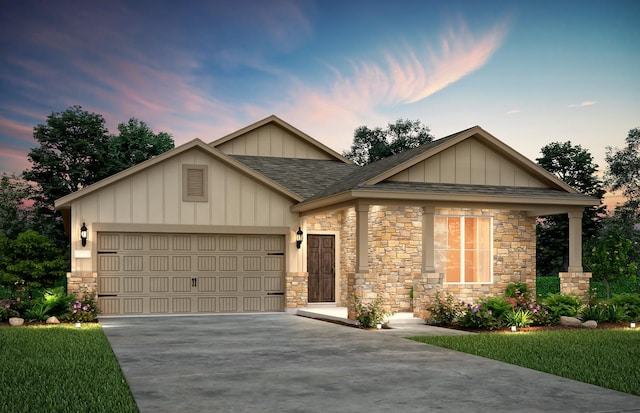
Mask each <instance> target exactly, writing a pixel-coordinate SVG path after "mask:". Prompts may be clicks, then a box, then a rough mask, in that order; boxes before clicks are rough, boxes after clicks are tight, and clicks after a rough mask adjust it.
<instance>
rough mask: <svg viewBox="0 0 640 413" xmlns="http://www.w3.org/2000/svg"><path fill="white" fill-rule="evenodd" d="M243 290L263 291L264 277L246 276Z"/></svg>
mask: <svg viewBox="0 0 640 413" xmlns="http://www.w3.org/2000/svg"><path fill="white" fill-rule="evenodd" d="M242 284H243V291H262V277H244V279H243V283H242Z"/></svg>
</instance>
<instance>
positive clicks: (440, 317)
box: [426, 293, 464, 326]
mask: <svg viewBox="0 0 640 413" xmlns="http://www.w3.org/2000/svg"><path fill="white" fill-rule="evenodd" d="M426 310H427V311H428V312H429V315H430V318H428V319H427V320H426V321H427V323H428V324H432V325H437V326H448V325H451V324H453V323H455V322H456V320H458V318H459V317H460V316H461V315H462V312H463V310H464V309H463V305H462V304H461V303H460V302H458V301H456V300H455V299H454V298H453V295H451V293H447V295H446V297H445V298H444V299H443V298H442V297H441V295H440V293H438V294H436V298H435V303H434V304H431V305H430V306H428V307H427V308H426Z"/></svg>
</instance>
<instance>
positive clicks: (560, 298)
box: [543, 294, 582, 324]
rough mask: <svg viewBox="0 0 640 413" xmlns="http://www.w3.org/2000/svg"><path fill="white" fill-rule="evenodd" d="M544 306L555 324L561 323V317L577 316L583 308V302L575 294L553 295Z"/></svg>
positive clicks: (546, 299) (546, 300) (544, 302)
mask: <svg viewBox="0 0 640 413" xmlns="http://www.w3.org/2000/svg"><path fill="white" fill-rule="evenodd" d="M543 304H544V307H545V309H546V310H547V311H548V312H549V316H550V318H551V322H552V323H553V324H558V323H559V322H560V316H569V317H575V316H577V315H578V313H579V311H580V309H581V307H582V301H581V300H580V298H579V297H578V296H577V295H575V294H551V295H549V296H547V297H546V298H545V299H544V301H543Z"/></svg>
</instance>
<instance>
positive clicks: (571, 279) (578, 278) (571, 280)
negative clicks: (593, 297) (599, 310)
mask: <svg viewBox="0 0 640 413" xmlns="http://www.w3.org/2000/svg"><path fill="white" fill-rule="evenodd" d="M591 275H592V274H591V273H590V272H561V273H560V274H559V276H560V292H561V293H562V294H575V295H577V296H580V297H587V296H588V295H589V285H590V284H589V281H590V280H591Z"/></svg>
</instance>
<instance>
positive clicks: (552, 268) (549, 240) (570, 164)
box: [536, 141, 606, 275]
mask: <svg viewBox="0 0 640 413" xmlns="http://www.w3.org/2000/svg"><path fill="white" fill-rule="evenodd" d="M540 152H541V153H542V157H540V158H537V159H536V161H537V162H538V165H540V166H541V167H543V168H544V169H546V170H547V171H549V172H551V173H552V174H554V175H555V176H557V177H558V178H560V179H561V180H563V181H564V182H565V183H567V184H568V185H569V186H571V187H573V188H575V189H576V190H578V191H579V192H581V193H583V194H585V195H589V196H593V197H595V198H600V199H601V198H602V197H603V196H604V193H605V190H604V188H603V184H602V182H601V180H600V179H599V178H598V176H597V175H596V172H597V170H598V165H596V164H594V163H593V157H592V156H591V154H590V153H589V152H588V151H587V150H586V149H583V148H582V147H581V146H580V145H575V146H573V145H572V144H571V141H568V142H564V143H561V142H552V143H550V144H548V145H546V146H544V147H542V149H541V150H540ZM605 209H606V207H605V206H604V205H603V204H601V205H600V206H597V207H594V208H589V209H586V210H585V211H584V214H583V216H582V230H583V239H585V240H587V241H588V240H589V239H591V238H593V237H594V236H596V234H597V233H598V230H599V228H600V219H599V217H600V216H601V215H602V214H604V212H605ZM536 235H537V240H536V261H537V272H538V274H539V275H550V274H557V273H558V272H560V271H566V269H567V266H568V260H569V245H568V242H567V240H568V239H569V218H568V216H567V215H549V216H544V217H541V219H540V220H539V221H538V225H537V226H536Z"/></svg>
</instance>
